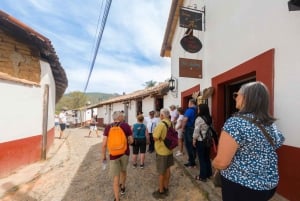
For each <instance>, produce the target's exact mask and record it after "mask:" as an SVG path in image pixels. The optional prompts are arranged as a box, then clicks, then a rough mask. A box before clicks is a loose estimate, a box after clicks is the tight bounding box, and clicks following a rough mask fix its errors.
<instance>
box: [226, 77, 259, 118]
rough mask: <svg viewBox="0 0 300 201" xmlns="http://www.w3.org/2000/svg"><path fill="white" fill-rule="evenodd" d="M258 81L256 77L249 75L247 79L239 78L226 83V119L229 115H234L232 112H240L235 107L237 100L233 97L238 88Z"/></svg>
mask: <svg viewBox="0 0 300 201" xmlns="http://www.w3.org/2000/svg"><path fill="white" fill-rule="evenodd" d="M253 81H256V77H251V76H250V77H248V78H246V79H242V80H238V81H235V82H231V83H228V84H225V85H224V88H225V89H224V91H225V95H224V108H225V112H224V119H225V120H226V119H228V118H229V117H231V116H232V114H234V113H236V112H238V110H237V109H236V108H235V100H234V99H233V93H234V92H238V90H239V89H240V87H241V86H242V85H243V84H245V83H248V82H253Z"/></svg>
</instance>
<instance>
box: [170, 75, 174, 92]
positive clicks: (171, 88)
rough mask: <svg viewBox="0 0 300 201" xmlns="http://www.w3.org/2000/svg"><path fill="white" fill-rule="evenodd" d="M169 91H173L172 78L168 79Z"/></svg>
mask: <svg viewBox="0 0 300 201" xmlns="http://www.w3.org/2000/svg"><path fill="white" fill-rule="evenodd" d="M169 89H170V90H171V91H173V90H174V89H175V80H174V79H173V78H172V77H171V78H170V79H169Z"/></svg>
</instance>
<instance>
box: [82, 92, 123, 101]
mask: <svg viewBox="0 0 300 201" xmlns="http://www.w3.org/2000/svg"><path fill="white" fill-rule="evenodd" d="M85 95H86V97H87V101H90V103H91V104H96V103H99V102H101V101H104V100H107V99H109V98H112V97H116V96H120V94H117V93H114V94H107V93H97V92H90V93H85Z"/></svg>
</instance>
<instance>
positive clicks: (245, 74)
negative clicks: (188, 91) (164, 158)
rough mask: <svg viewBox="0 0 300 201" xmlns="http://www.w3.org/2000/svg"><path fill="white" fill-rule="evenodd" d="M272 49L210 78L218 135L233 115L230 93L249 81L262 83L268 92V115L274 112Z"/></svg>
mask: <svg viewBox="0 0 300 201" xmlns="http://www.w3.org/2000/svg"><path fill="white" fill-rule="evenodd" d="M274 54H275V51H274V49H270V50H268V51H266V52H264V53H262V54H260V55H258V56H256V57H253V58H251V59H249V60H248V61H246V62H244V63H242V64H240V65H238V66H235V67H232V68H231V69H230V70H228V71H225V72H224V73H222V74H219V75H217V76H215V77H213V78H212V87H213V88H214V90H215V91H214V94H213V96H212V106H211V111H212V118H213V120H214V126H215V128H216V130H217V132H218V133H220V131H221V128H222V126H223V124H224V122H225V121H226V119H227V118H228V117H229V116H230V115H231V114H232V113H234V112H235V111H236V110H235V101H234V100H233V99H232V93H233V92H235V91H238V89H239V88H240V86H241V85H242V84H244V83H246V82H250V81H255V80H257V81H262V82H263V83H264V84H265V85H266V86H267V87H268V89H269V92H270V109H269V110H270V113H271V114H273V111H274V100H273V99H274Z"/></svg>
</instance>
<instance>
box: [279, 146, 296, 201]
mask: <svg viewBox="0 0 300 201" xmlns="http://www.w3.org/2000/svg"><path fill="white" fill-rule="evenodd" d="M277 153H278V157H279V161H278V167H279V176H280V179H279V185H278V189H277V191H278V193H280V194H281V195H283V196H284V197H285V198H287V199H288V200H290V201H299V200H300V191H299V187H300V174H299V170H300V160H299V157H298V156H300V148H296V147H291V146H286V145H284V146H282V147H280V148H279V149H278V152H277Z"/></svg>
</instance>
